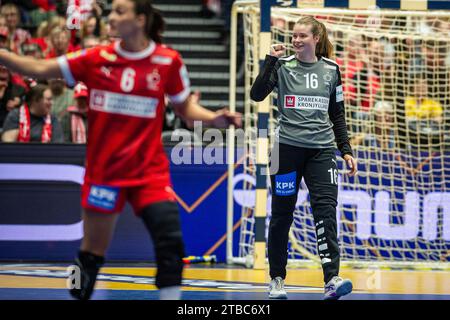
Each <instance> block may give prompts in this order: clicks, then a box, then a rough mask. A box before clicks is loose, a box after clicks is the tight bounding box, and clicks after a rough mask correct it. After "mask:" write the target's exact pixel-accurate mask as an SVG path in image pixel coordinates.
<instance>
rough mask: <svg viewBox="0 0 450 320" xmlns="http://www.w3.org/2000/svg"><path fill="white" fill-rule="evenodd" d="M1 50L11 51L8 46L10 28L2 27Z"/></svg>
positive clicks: (0, 28)
mask: <svg viewBox="0 0 450 320" xmlns="http://www.w3.org/2000/svg"><path fill="white" fill-rule="evenodd" d="M0 49H6V50H8V49H9V46H8V27H0Z"/></svg>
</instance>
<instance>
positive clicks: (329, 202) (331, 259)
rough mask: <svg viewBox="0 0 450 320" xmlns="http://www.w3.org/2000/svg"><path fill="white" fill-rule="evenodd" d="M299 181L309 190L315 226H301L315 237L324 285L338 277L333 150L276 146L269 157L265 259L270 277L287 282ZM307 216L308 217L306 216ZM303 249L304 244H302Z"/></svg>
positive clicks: (335, 172) (335, 185)
mask: <svg viewBox="0 0 450 320" xmlns="http://www.w3.org/2000/svg"><path fill="white" fill-rule="evenodd" d="M302 177H303V178H304V180H305V183H306V186H307V188H308V190H309V195H310V203H311V208H312V214H313V217H314V225H311V226H306V225H301V226H300V228H309V229H311V230H314V231H315V233H316V239H317V247H318V253H319V257H320V260H321V262H322V269H323V273H324V282H325V283H327V282H328V281H329V280H331V278H332V277H333V276H337V275H338V273H339V245H338V241H337V223H336V206H337V193H338V185H337V182H338V181H337V180H338V173H337V163H336V155H335V149H334V148H327V149H306V148H299V147H295V146H290V145H286V144H275V146H274V149H273V150H272V152H271V155H270V179H271V186H272V217H271V220H270V225H269V239H268V255H269V266H270V277H271V278H272V279H274V278H275V277H281V278H283V279H285V278H286V264H287V259H288V251H287V250H288V237H289V229H290V226H291V224H292V222H293V212H294V210H295V205H296V202H297V194H298V190H299V186H300V181H301V179H302ZM306 214H310V213H309V212H307V213H306ZM299 241H300V245H304V244H305V243H306V242H304V243H301V241H302V240H301V239H300V240H299Z"/></svg>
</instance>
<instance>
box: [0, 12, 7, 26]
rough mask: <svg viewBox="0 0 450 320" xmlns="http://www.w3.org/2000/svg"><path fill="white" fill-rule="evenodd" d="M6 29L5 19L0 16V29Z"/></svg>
mask: <svg viewBox="0 0 450 320" xmlns="http://www.w3.org/2000/svg"><path fill="white" fill-rule="evenodd" d="M2 27H6V28H7V29H8V24H7V23H6V18H5V17H4V16H3V15H1V14H0V28H2Z"/></svg>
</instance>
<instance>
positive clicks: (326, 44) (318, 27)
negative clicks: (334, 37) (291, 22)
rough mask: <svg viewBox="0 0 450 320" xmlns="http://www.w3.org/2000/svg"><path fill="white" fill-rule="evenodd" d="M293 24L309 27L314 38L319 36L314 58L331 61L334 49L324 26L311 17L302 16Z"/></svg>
mask: <svg viewBox="0 0 450 320" xmlns="http://www.w3.org/2000/svg"><path fill="white" fill-rule="evenodd" d="M295 24H304V25H311V26H312V28H311V32H312V34H313V35H314V36H319V42H318V43H317V45H316V56H317V57H325V58H329V59H332V58H334V49H333V45H332V44H331V41H330V39H328V32H327V28H326V27H325V25H324V24H323V23H322V22H320V21H318V20H316V19H314V18H313V17H312V16H304V17H301V18H300V19H298V20H297V22H296V23H295Z"/></svg>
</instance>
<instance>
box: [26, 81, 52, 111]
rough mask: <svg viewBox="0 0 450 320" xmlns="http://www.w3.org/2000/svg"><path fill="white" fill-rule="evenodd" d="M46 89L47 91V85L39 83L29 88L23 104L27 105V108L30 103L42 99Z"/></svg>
mask: <svg viewBox="0 0 450 320" xmlns="http://www.w3.org/2000/svg"><path fill="white" fill-rule="evenodd" d="M47 89H49V87H48V86H47V85H45V84H40V83H39V84H36V85H35V86H33V87H31V88H30V91H28V92H27V94H26V96H25V102H26V103H27V105H28V106H29V105H31V103H32V102H34V101H38V100H40V99H42V98H43V97H44V92H45V90H47Z"/></svg>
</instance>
